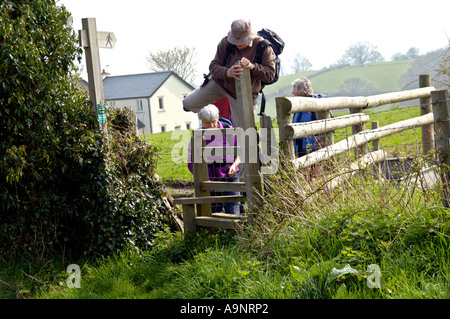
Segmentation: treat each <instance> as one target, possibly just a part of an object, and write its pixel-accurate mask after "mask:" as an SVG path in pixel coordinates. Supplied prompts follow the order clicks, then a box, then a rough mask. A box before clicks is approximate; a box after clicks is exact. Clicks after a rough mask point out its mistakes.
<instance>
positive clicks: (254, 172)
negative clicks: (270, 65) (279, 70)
mask: <svg viewBox="0 0 450 319" xmlns="http://www.w3.org/2000/svg"><path fill="white" fill-rule="evenodd" d="M238 63H239V62H238ZM235 85H236V98H237V104H238V110H239V123H240V127H241V129H243V130H244V131H245V134H244V139H245V140H244V141H241V143H242V144H244V146H245V147H244V154H245V156H244V157H245V158H244V159H241V161H242V162H243V170H244V174H243V175H244V179H245V185H246V188H247V190H246V195H247V202H248V206H249V210H250V211H251V210H253V208H254V207H255V206H256V205H257V203H256V197H255V196H254V194H253V188H254V189H255V190H256V191H258V192H259V193H262V180H261V175H260V174H259V158H258V153H257V152H258V149H257V141H256V125H255V112H254V108H253V97H252V86H251V76H250V70H249V69H247V68H243V72H242V75H241V76H240V79H239V80H235ZM251 130H254V133H255V134H254V137H255V138H252V134H251V133H252V132H251ZM247 133H249V134H247ZM242 144H241V145H242Z"/></svg>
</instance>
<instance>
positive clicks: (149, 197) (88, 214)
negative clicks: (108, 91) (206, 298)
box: [0, 0, 167, 258]
mask: <svg viewBox="0 0 450 319" xmlns="http://www.w3.org/2000/svg"><path fill="white" fill-rule="evenodd" d="M69 16H70V14H69V12H67V10H66V9H65V8H64V7H58V6H57V5H56V0H33V1H29V0H2V1H1V2H0V60H1V61H2V62H1V67H0V156H1V157H0V158H1V160H0V256H2V258H3V257H7V256H11V257H13V258H14V256H16V255H19V254H20V255H22V254H24V253H26V254H27V255H28V257H36V258H41V257H42V256H44V255H46V256H50V255H53V254H55V253H60V254H61V253H66V254H69V253H70V254H71V256H72V258H77V257H76V256H80V255H84V256H86V257H88V256H90V255H91V254H92V253H102V254H103V253H108V252H112V251H114V250H116V249H120V248H122V247H124V246H125V245H128V244H132V245H139V244H142V245H148V243H149V241H150V240H151V238H152V237H151V235H150V234H154V233H155V232H156V231H159V230H160V229H162V227H161V228H160V229H156V228H158V226H161V225H162V223H160V221H161V220H162V219H167V217H164V215H165V216H167V214H163V212H162V209H161V213H159V209H160V208H161V207H160V206H161V205H160V204H158V203H159V202H160V201H161V202H162V199H161V197H160V193H159V195H158V188H157V187H155V185H156V181H154V178H153V176H154V175H153V174H154V167H155V162H156V158H155V156H154V154H153V150H152V148H151V146H146V143H145V142H144V141H142V139H140V138H139V137H137V136H129V135H124V134H121V132H118V130H114V129H112V127H111V129H110V130H108V131H109V132H108V134H110V135H109V136H108V138H107V139H106V138H104V136H103V135H102V133H101V132H100V130H99V127H98V119H96V118H94V116H92V114H91V112H90V105H89V100H88V97H87V94H86V93H85V92H84V91H83V90H82V89H80V88H78V87H77V86H76V82H77V81H78V80H77V75H76V72H77V67H76V65H75V63H74V61H75V60H77V59H79V58H80V57H81V53H82V51H81V49H80V48H79V45H78V36H77V35H76V33H75V32H74V31H73V30H72V28H71V26H69V25H68V23H67V22H68V18H69ZM117 118H118V117H117V116H114V117H113V118H112V119H111V121H110V119H108V123H109V122H111V123H110V125H111V124H114V123H116V124H118V125H116V127H119V126H120V127H123V124H122V123H123V121H119V122H117ZM105 141H108V143H104V142H105ZM149 235H150V236H149Z"/></svg>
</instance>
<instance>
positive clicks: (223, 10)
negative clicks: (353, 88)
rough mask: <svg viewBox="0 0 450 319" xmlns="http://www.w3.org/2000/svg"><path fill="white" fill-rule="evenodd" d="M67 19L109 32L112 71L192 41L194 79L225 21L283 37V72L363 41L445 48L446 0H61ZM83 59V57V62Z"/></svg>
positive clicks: (104, 57) (322, 63) (105, 56)
mask: <svg viewBox="0 0 450 319" xmlns="http://www.w3.org/2000/svg"><path fill="white" fill-rule="evenodd" d="M58 4H59V5H61V4H63V5H64V6H65V7H66V8H67V9H68V11H70V12H71V13H72V16H73V28H74V29H75V30H79V29H81V19H82V18H91V17H95V18H96V20H97V30H98V31H111V32H114V34H115V36H116V38H117V44H116V46H115V48H114V49H101V50H100V58H101V64H102V68H105V69H107V70H108V71H109V73H111V74H112V75H122V74H134V73H145V72H150V70H149V69H148V67H147V65H146V59H145V56H146V55H147V53H148V52H149V51H156V50H159V49H170V48H173V47H175V46H189V47H191V46H193V47H195V48H196V49H197V52H198V62H197V66H198V73H199V79H198V81H196V84H197V85H198V84H200V83H201V75H202V74H203V73H208V66H209V62H210V61H211V59H212V58H213V57H214V54H215V50H216V47H217V44H218V43H219V41H220V39H221V38H222V37H224V36H225V35H226V34H227V33H228V31H229V29H230V25H231V22H232V21H233V20H236V19H239V18H245V19H249V20H251V21H252V25H253V27H254V28H255V29H257V30H259V29H261V28H263V27H266V28H269V29H272V30H274V31H275V32H277V33H278V34H279V35H280V36H281V37H282V38H283V40H284V41H285V42H286V47H285V50H284V52H283V54H282V55H281V56H280V58H281V60H282V63H283V64H284V65H285V67H287V69H288V70H289V66H290V65H291V61H292V58H293V57H294V55H295V54H296V53H299V54H301V55H303V56H304V57H306V58H307V59H308V60H309V61H310V62H311V63H312V65H313V67H312V68H313V69H321V68H323V67H326V66H329V65H331V64H334V63H336V61H337V60H338V59H339V58H340V57H341V56H342V54H343V53H344V52H345V50H346V49H347V48H348V47H349V46H350V45H352V44H354V43H356V42H359V41H364V42H369V43H370V44H372V45H375V46H377V47H378V50H379V51H380V53H381V54H382V55H383V56H384V57H385V58H386V60H390V59H391V56H392V55H393V54H395V53H397V52H401V53H405V52H406V51H407V50H408V49H409V48H411V47H416V48H418V49H419V53H420V54H424V53H427V52H429V51H433V50H436V49H439V48H443V47H446V46H448V38H447V36H448V35H450V18H449V12H450V1H448V0H427V1H411V0H374V1H361V0H341V1H336V0H314V1H296V2H294V1H292V0H289V1H284V0H275V1H267V0H255V1H253V0H252V1H247V0H227V1H211V0H159V1H154V0H152V1H149V0H125V1H122V0H121V1H118V0H60V1H59V2H58ZM82 63H83V64H84V61H83V62H82Z"/></svg>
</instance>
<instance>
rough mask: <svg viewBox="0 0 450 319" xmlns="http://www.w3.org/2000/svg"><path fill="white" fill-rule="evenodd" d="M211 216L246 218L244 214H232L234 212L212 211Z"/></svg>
mask: <svg viewBox="0 0 450 319" xmlns="http://www.w3.org/2000/svg"><path fill="white" fill-rule="evenodd" d="M212 217H218V218H231V219H246V218H247V216H246V215H234V214H226V213H212Z"/></svg>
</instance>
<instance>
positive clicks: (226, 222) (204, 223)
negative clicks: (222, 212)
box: [195, 216, 242, 229]
mask: <svg viewBox="0 0 450 319" xmlns="http://www.w3.org/2000/svg"><path fill="white" fill-rule="evenodd" d="M195 222H196V224H197V226H201V227H214V228H226V229H236V226H237V224H239V223H240V222H242V220H240V219H233V218H220V217H212V216H211V217H210V216H197V217H195Z"/></svg>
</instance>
